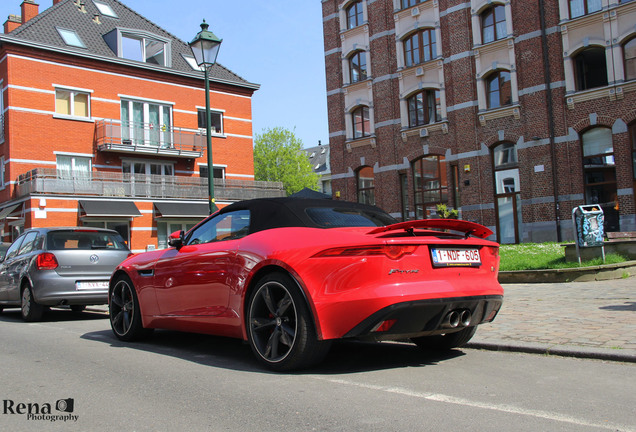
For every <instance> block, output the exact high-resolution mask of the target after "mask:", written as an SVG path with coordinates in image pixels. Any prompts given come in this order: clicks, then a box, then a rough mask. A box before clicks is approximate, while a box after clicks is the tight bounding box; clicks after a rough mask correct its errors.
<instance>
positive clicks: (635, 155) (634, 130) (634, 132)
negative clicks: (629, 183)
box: [629, 122, 636, 204]
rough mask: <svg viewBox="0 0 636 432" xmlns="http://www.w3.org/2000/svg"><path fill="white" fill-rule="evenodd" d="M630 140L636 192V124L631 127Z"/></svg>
mask: <svg viewBox="0 0 636 432" xmlns="http://www.w3.org/2000/svg"><path fill="white" fill-rule="evenodd" d="M629 140H630V141H631V143H632V175H633V176H634V190H635V191H636V122H634V123H632V124H631V125H629ZM632 196H633V195H632ZM635 204H636V203H635Z"/></svg>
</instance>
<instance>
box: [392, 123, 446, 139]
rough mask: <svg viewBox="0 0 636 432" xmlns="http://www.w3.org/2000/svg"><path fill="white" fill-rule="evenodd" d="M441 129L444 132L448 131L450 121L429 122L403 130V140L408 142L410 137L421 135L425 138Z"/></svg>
mask: <svg viewBox="0 0 636 432" xmlns="http://www.w3.org/2000/svg"><path fill="white" fill-rule="evenodd" d="M438 131H441V132H442V133H443V134H447V133H448V121H442V122H437V123H429V124H427V125H422V126H416V127H412V128H407V129H403V130H402V141H404V142H406V141H407V140H408V138H409V137H414V136H419V137H420V138H425V137H427V136H429V135H430V134H431V133H432V132H438Z"/></svg>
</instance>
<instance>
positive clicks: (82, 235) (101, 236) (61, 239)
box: [46, 230, 128, 250]
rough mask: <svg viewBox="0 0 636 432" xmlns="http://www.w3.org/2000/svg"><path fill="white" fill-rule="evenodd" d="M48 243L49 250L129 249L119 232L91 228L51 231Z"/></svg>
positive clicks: (48, 235) (47, 237)
mask: <svg viewBox="0 0 636 432" xmlns="http://www.w3.org/2000/svg"><path fill="white" fill-rule="evenodd" d="M46 244H47V249H48V250H63V249H117V250H127V249H128V247H127V246H126V243H125V242H124V239H123V238H122V237H121V236H120V235H119V234H117V233H109V232H102V231H91V230H81V231H80V230H68V231H50V232H49V233H48V234H47V236H46Z"/></svg>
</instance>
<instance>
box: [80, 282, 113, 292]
mask: <svg viewBox="0 0 636 432" xmlns="http://www.w3.org/2000/svg"><path fill="white" fill-rule="evenodd" d="M75 289H77V290H107V289H108V281H91V282H75Z"/></svg>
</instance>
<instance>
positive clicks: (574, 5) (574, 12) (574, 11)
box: [569, 0, 603, 19]
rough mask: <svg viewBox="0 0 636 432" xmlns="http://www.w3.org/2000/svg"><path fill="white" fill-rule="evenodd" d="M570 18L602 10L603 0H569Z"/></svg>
mask: <svg viewBox="0 0 636 432" xmlns="http://www.w3.org/2000/svg"><path fill="white" fill-rule="evenodd" d="M569 6H570V19H572V18H577V17H580V16H583V15H587V14H591V13H593V12H598V11H600V10H601V9H602V8H603V6H602V5H601V0H569Z"/></svg>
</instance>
